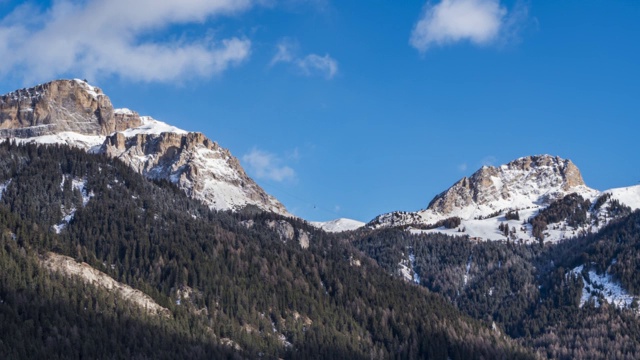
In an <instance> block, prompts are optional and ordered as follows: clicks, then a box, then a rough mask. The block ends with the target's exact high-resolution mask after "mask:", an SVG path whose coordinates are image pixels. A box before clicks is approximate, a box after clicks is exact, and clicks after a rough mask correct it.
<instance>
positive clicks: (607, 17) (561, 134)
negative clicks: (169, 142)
mask: <svg viewBox="0 0 640 360" xmlns="http://www.w3.org/2000/svg"><path fill="white" fill-rule="evenodd" d="M639 18H640V3H639V2H637V1H632V0H625V1H623V0H608V1H605V0H587V1H585V0H562V1H505V0H433V1H428V2H425V1H424V0H420V1H418V0H408V1H392V0H371V1H362V0H360V1H353V0H344V1H333V0H282V1H278V0H207V1H205V0H183V1H165V0H154V1H151V0H139V1H132V0H127V1H124V0H110V1H98V0H86V1H70V0H61V1H53V2H51V1H44V2H29V1H26V2H25V1H12V0H0V58H1V59H3V60H2V66H1V67H0V92H2V93H5V92H9V91H12V90H14V89H16V88H20V87H24V86H31V85H34V84H37V83H41V82H46V81H49V80H53V79H56V78H72V77H79V78H86V79H88V80H89V81H90V82H91V83H92V84H94V85H97V86H99V87H101V88H102V89H103V90H104V91H105V93H107V95H109V96H110V98H111V100H112V102H113V103H114V105H115V106H116V107H128V108H131V109H133V110H136V111H138V112H140V113H141V114H143V115H151V116H153V117H155V118H157V119H159V120H162V121H165V122H168V123H170V124H172V125H175V126H178V127H181V128H184V129H186V130H191V131H200V132H203V133H205V134H206V135H207V136H208V137H209V138H211V139H213V140H216V141H218V142H219V143H220V145H222V146H224V147H226V148H229V149H230V150H231V151H232V153H233V154H234V155H235V156H236V157H238V158H239V159H240V160H241V162H242V164H243V166H244V167H245V169H246V170H247V172H248V173H249V174H250V175H251V176H252V177H254V179H256V181H257V182H258V183H259V184H260V185H261V186H263V187H264V188H265V189H266V190H267V191H268V192H269V193H271V194H273V195H275V196H276V197H277V198H278V199H279V200H281V201H282V202H283V203H284V204H285V205H286V206H287V208H288V209H289V210H290V211H291V212H293V213H294V214H296V215H299V216H301V217H303V218H306V219H309V220H329V219H333V218H337V217H349V218H354V219H358V220H362V221H368V220H370V219H372V218H373V217H375V216H376V215H378V214H381V213H385V212H389V211H394V210H407V211H413V210H418V209H421V208H424V207H426V206H427V204H428V203H429V201H430V200H431V199H432V198H433V196H435V195H436V194H438V193H439V192H441V191H443V190H445V189H446V188H447V187H449V186H450V185H452V184H453V183H454V182H455V181H457V180H458V179H460V178H461V177H462V176H468V175H470V174H472V173H473V172H474V171H475V170H477V169H478V168H479V167H480V166H482V165H484V164H493V165H499V164H502V163H506V162H509V161H511V160H513V159H515V158H518V157H521V156H526V155H533V154H543V153H544V154H553V155H558V156H561V157H564V158H569V159H572V160H573V161H574V163H576V164H577V166H578V167H579V168H580V169H581V170H582V173H583V177H584V179H585V181H586V183H587V184H588V185H589V186H591V187H594V188H596V189H600V190H605V189H608V188H613V187H620V186H630V185H636V184H638V181H639V180H640V170H639V169H640V160H639V158H638V144H639V142H638V138H639V137H640V100H638V98H639V96H640V69H639V65H640V22H639V21H637V20H638V19H639Z"/></svg>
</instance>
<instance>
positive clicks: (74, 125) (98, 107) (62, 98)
mask: <svg viewBox="0 0 640 360" xmlns="http://www.w3.org/2000/svg"><path fill="white" fill-rule="evenodd" d="M140 125H141V119H140V116H138V115H137V114H135V113H131V114H116V113H115V112H114V109H113V105H112V104H111V100H109V97H107V96H106V95H105V94H104V93H102V90H100V89H99V88H97V87H94V86H91V85H89V84H87V83H86V82H84V81H82V80H58V81H53V82H50V83H46V84H42V85H38V86H36V87H33V88H29V89H21V90H17V91H14V92H11V93H9V94H6V95H3V96H0V136H2V137H17V138H29V137H36V136H43V135H51V134H57V133H60V132H66V131H69V132H75V133H78V134H82V135H108V134H110V133H112V132H114V131H122V130H124V129H127V128H133V127H137V126H140Z"/></svg>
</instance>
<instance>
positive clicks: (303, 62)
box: [269, 39, 338, 79]
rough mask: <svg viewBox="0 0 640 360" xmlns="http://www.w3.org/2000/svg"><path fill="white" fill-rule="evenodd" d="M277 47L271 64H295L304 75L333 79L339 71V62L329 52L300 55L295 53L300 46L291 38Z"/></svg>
mask: <svg viewBox="0 0 640 360" xmlns="http://www.w3.org/2000/svg"><path fill="white" fill-rule="evenodd" d="M276 47H277V52H276V54H275V55H274V56H273V58H272V59H271V62H270V63H269V65H270V66H273V65H275V64H278V63H288V64H293V65H294V66H295V67H296V68H297V69H298V70H299V71H300V72H301V73H302V74H303V75H306V76H322V77H324V78H326V79H332V78H333V77H334V76H336V74H337V73H338V62H337V61H336V60H335V59H334V58H332V57H331V56H329V54H325V55H324V56H320V55H317V54H309V55H306V56H304V57H298V56H296V55H295V52H296V50H297V47H298V46H297V44H296V43H295V42H292V41H291V40H289V39H284V40H282V41H280V43H279V44H278V45H277V46H276Z"/></svg>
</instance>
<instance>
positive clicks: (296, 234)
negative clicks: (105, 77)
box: [0, 79, 640, 359]
mask: <svg viewBox="0 0 640 360" xmlns="http://www.w3.org/2000/svg"><path fill="white" fill-rule="evenodd" d="M0 137H1V138H2V141H1V142H0V270H1V271H0V357H1V358H3V359H33V358H46V359H87V358H90V359H102V358H104V359H112V358H132V359H157V358H163V359H174V358H188V359H211V358H216V359H217V358H225V359H261V358H264V359H280V358H282V359H314V358H317V359H326V358H329V359H391V358H393V359H418V358H426V359H541V358H551V359H638V358H640V305H639V303H640V277H639V276H637V273H638V269H640V252H639V251H638V249H640V211H638V210H637V209H638V208H640V186H631V187H627V188H620V189H612V190H606V191H598V190H595V189H592V188H590V187H588V186H587V185H586V184H585V182H584V180H583V177H582V175H581V173H580V171H579V170H578V168H577V166H576V165H575V164H573V163H572V162H571V161H570V160H567V159H562V158H560V157H555V156H550V155H538V156H527V157H523V158H520V159H516V160H514V161H512V162H510V163H508V164H505V165H502V166H498V167H492V166H485V167H483V168H481V169H480V170H478V171H477V172H475V173H474V174H473V175H471V176H470V177H468V178H467V177H465V178H463V179H461V180H460V181H458V182H457V183H455V184H454V185H453V186H451V187H450V188H449V189H447V190H446V191H444V192H443V193H441V194H439V195H437V196H436V197H435V198H434V199H433V200H432V201H431V202H430V203H429V204H428V206H427V207H426V208H425V209H424V210H420V211H417V212H392V213H388V214H384V215H380V216H378V217H376V218H375V219H374V220H372V221H371V222H369V223H368V224H364V223H361V222H357V221H354V220H349V219H338V220H334V221H330V222H324V223H311V222H307V221H305V220H303V219H299V218H296V217H294V216H292V215H290V214H289V213H288V212H287V210H286V209H285V207H284V206H283V205H282V204H281V203H280V202H278V201H277V200H276V199H275V198H273V197H272V196H270V195H268V194H267V193H266V192H265V191H264V190H262V189H261V188H260V187H259V186H258V185H257V184H256V183H255V182H254V181H253V180H252V179H251V178H250V177H249V176H247V174H246V173H245V171H244V170H243V169H242V167H241V166H240V163H239V161H238V160H237V159H236V158H235V157H234V156H233V155H232V154H231V153H230V152H229V151H228V150H226V149H224V148H222V147H220V146H219V145H218V144H217V143H216V142H213V141H211V140H209V139H208V138H207V137H205V136H204V135H203V134H201V133H198V132H188V131H184V130H181V129H179V128H177V127H174V126H172V125H169V124H166V123H163V122H160V121H158V120H155V119H152V118H150V117H146V116H140V115H139V114H138V113H137V112H135V111H132V110H128V109H125V108H122V109H114V107H113V105H112V104H111V101H110V100H109V98H108V97H107V96H106V95H105V94H104V93H103V92H102V90H100V89H99V88H97V87H94V86H92V85H89V84H88V83H86V82H85V81H83V80H77V79H76V80H57V81H52V82H49V83H46V84H43V85H38V86H36V87H33V88H29V89H22V90H17V91H14V92H12V93H9V94H6V95H3V96H1V97H0Z"/></svg>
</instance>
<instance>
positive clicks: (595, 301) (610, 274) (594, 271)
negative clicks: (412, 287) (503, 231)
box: [350, 197, 640, 359]
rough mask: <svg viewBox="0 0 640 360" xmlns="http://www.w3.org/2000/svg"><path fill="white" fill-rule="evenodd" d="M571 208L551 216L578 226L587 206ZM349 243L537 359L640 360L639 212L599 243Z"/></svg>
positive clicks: (408, 237)
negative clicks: (563, 216)
mask: <svg viewBox="0 0 640 360" xmlns="http://www.w3.org/2000/svg"><path fill="white" fill-rule="evenodd" d="M574 199H578V197H570V198H569V199H565V200H560V201H559V202H558V205H555V206H554V205H552V206H551V207H550V209H552V210H553V209H565V210H566V211H570V212H571V213H572V214H577V215H576V216H579V215H580V214H583V211H584V209H585V207H586V208H588V206H589V205H588V204H585V203H584V201H582V200H581V199H578V200H580V201H574V202H573V203H575V204H574V205H576V207H575V209H574V207H570V206H569V205H570V204H571V202H572V201H573V200H574ZM561 206H562V207H561ZM611 206H618V205H616V204H613V205H611ZM568 207H570V208H571V209H569V208H568ZM576 209H577V210H576ZM625 211H628V210H625ZM627 213H628V212H627ZM550 214H552V212H551V211H548V212H544V213H542V216H544V217H545V219H546V218H549V217H550V216H552V215H550ZM350 237H351V239H352V241H353V244H354V245H355V246H356V247H357V248H359V249H361V250H362V251H363V252H364V253H366V254H368V255H369V256H371V257H372V258H373V259H375V260H376V261H377V262H378V263H379V264H380V265H381V266H382V267H383V268H385V269H386V270H387V271H388V272H389V273H391V274H394V275H396V276H397V277H401V276H402V274H401V271H400V270H401V269H402V268H404V267H406V264H409V263H411V264H412V269H411V270H412V271H413V272H415V274H416V275H414V279H419V283H420V284H421V285H422V286H424V287H426V288H428V289H430V290H431V291H433V292H436V293H440V294H442V295H443V296H444V297H446V298H447V299H448V300H449V301H450V302H451V303H452V304H455V305H456V306H457V307H458V309H460V310H461V311H463V312H465V313H467V314H468V315H470V316H472V317H474V318H476V319H478V320H482V321H485V322H486V323H492V324H495V326H496V327H498V328H499V329H501V330H502V331H504V332H505V333H506V334H508V335H509V336H511V337H513V338H515V339H517V340H518V341H519V342H520V343H521V344H522V345H523V346H526V347H529V348H531V349H533V350H535V351H536V352H538V354H539V355H541V356H543V357H549V358H560V359H578V358H580V359H611V358H616V359H636V358H638V357H640V321H639V320H638V315H637V314H638V305H637V304H638V302H637V299H638V295H640V287H639V285H640V283H639V282H638V277H637V271H638V264H639V260H638V259H640V255H639V254H640V252H638V244H640V242H639V241H640V212H638V211H636V212H634V213H632V214H631V215H629V216H626V217H624V218H621V219H620V220H617V221H614V222H612V223H611V224H609V225H608V226H607V227H605V228H604V229H602V230H601V231H599V232H598V233H595V234H588V235H583V236H581V237H576V238H573V239H569V240H565V241H562V242H559V243H557V244H545V245H544V246H541V245H540V244H538V243H535V244H528V245H527V244H519V243H516V242H505V241H496V242H476V241H473V240H471V239H469V238H468V237H466V236H465V237H452V236H446V235H440V234H428V235H427V234H411V233H410V232H408V231H405V230H403V229H400V228H397V229H386V230H377V231H365V230H361V231H358V232H354V233H352V234H351V235H350ZM409 259H413V260H412V261H409ZM598 279H601V280H598ZM602 279H603V280H602ZM598 281H600V282H598ZM616 292H622V293H623V294H616ZM616 295H618V297H617V298H616V297H615V296H616ZM620 298H622V299H625V301H626V303H625V302H624V301H621V300H619V299H620ZM612 299H613V300H612ZM614 302H615V304H614ZM625 304H626V305H628V306H626V305H625Z"/></svg>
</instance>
